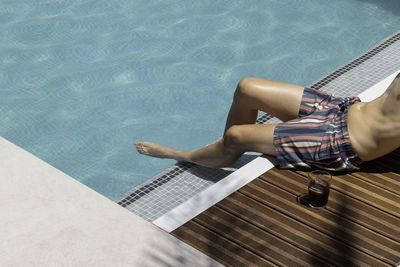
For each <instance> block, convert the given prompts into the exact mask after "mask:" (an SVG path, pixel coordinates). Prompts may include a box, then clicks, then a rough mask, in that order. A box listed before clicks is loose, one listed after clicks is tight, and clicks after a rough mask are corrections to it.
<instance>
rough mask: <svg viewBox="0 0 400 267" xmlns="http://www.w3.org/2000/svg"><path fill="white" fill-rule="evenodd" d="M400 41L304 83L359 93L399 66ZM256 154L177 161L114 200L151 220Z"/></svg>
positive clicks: (265, 118)
mask: <svg viewBox="0 0 400 267" xmlns="http://www.w3.org/2000/svg"><path fill="white" fill-rule="evenodd" d="M399 40H400V32H397V33H395V34H393V35H392V36H390V37H388V38H386V39H385V40H383V41H382V42H381V43H379V44H378V45H376V46H375V47H374V48H372V49H370V50H368V51H366V52H365V53H363V54H362V55H360V56H359V57H357V58H355V59H353V60H351V61H350V62H348V63H346V64H344V65H343V66H341V67H339V68H337V69H336V70H335V71H333V72H331V73H330V74H328V75H326V76H324V77H322V78H321V79H319V80H317V81H316V82H314V83H312V84H310V85H307V86H308V87H311V88H314V89H318V90H323V91H325V92H328V93H334V94H335V95H337V96H341V95H342V96H344V95H358V94H360V93H361V92H363V91H364V90H365V89H366V88H369V87H371V86H372V85H374V84H375V83H377V82H378V81H380V80H382V79H384V78H385V77H387V76H389V75H390V74H392V73H394V72H395V71H397V70H399V69H400V42H399ZM257 122H258V123H267V122H268V123H272V122H279V120H277V119H276V118H273V117H272V116H270V115H268V114H261V115H260V116H259V119H258V121H257ZM257 157H258V155H257V154H246V155H244V156H243V157H242V158H241V159H240V160H239V162H238V163H237V164H235V165H236V166H233V167H232V168H231V169H228V170H222V169H209V168H203V167H200V166H197V165H194V164H190V163H177V164H175V165H173V166H171V167H170V168H168V169H166V170H165V171H163V172H161V173H160V174H158V175H156V176H155V177H153V178H151V179H150V180H148V181H147V182H146V183H144V184H142V185H139V186H137V187H134V188H132V189H131V190H129V191H128V192H126V193H125V194H124V195H122V196H121V197H120V198H119V199H118V200H116V202H117V203H118V204H120V205H121V206H123V207H126V208H127V209H128V210H130V211H132V212H133V213H135V214H137V215H139V216H140V217H142V218H144V219H145V220H148V221H154V220H156V219H158V218H160V217H161V216H162V215H164V214H166V213H167V212H169V211H171V210H172V209H174V208H175V207H177V206H178V205H180V204H182V203H184V202H185V201H187V200H188V199H190V198H192V197H193V196H195V195H196V194H198V193H199V192H202V191H203V190H205V189H206V188H208V187H210V186H212V185H213V184H215V183H217V182H218V181H220V180H222V179H224V178H225V177H227V176H228V175H230V174H232V173H233V172H234V171H235V170H237V169H238V168H240V167H241V166H243V165H245V164H247V163H249V162H251V161H252V160H254V159H256V158H257Z"/></svg>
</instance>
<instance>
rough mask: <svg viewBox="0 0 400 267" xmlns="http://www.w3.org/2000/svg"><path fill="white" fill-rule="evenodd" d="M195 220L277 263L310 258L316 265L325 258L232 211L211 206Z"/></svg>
mask: <svg viewBox="0 0 400 267" xmlns="http://www.w3.org/2000/svg"><path fill="white" fill-rule="evenodd" d="M194 221H196V222H198V223H200V224H202V225H203V226H205V227H207V228H209V229H211V230H212V231H214V232H217V233H218V234H219V235H221V236H223V237H225V238H227V239H232V240H234V241H235V242H237V243H238V244H240V246H242V247H244V248H246V249H247V250H250V251H252V252H253V253H255V254H257V255H260V256H262V257H265V258H266V259H268V260H269V261H272V262H274V263H275V264H278V265H286V266H288V265H289V266H295V265H307V264H309V263H310V262H313V263H315V265H316V266H322V265H323V264H324V263H325V262H324V260H322V259H320V258H317V257H315V256H314V255H312V254H309V253H307V252H305V251H303V250H301V249H299V248H297V247H296V246H293V245H292V244H289V243H287V242H285V241H283V240H281V239H280V238H277V237H276V236H274V235H271V234H270V233H268V232H265V231H263V230H261V229H260V228H258V227H256V226H254V225H253V224H249V223H247V222H246V221H244V220H241V219H240V218H238V217H236V216H233V215H232V214H230V213H228V212H226V211H224V210H222V209H219V208H218V207H216V206H213V207H211V208H210V209H208V210H206V211H205V212H203V213H202V214H200V215H199V216H197V217H196V218H195V219H194Z"/></svg>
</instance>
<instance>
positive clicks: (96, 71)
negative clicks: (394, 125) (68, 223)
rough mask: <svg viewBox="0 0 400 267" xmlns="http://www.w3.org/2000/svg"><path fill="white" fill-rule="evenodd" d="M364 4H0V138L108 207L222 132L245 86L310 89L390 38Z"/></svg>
mask: <svg viewBox="0 0 400 267" xmlns="http://www.w3.org/2000/svg"><path fill="white" fill-rule="evenodd" d="M399 13H400V3H398V2H396V1H372V0H351V1H349V0H346V1H345V0H338V1H320V0H297V1H293V0H279V1H272V0H270V1H251V3H249V1H234V2H232V1H201V2H200V1H165V0H164V1H101V0H96V1H83V0H80V1H27V0H21V1H3V2H2V3H0V22H1V24H0V27H1V31H0V60H1V62H2V64H1V72H0V85H1V87H0V95H1V97H0V112H1V114H2V116H1V123H0V135H1V136H3V137H5V138H7V139H8V140H10V141H12V142H14V143H15V144H17V145H19V146H21V147H22V148H24V149H26V150H27V151H29V152H31V153H33V154H34V155H36V156H38V157H39V158H41V159H43V160H45V161H47V162H48V163H50V164H52V165H53V166H55V167H56V168H58V169H60V170H62V171H64V172H65V173H67V174H68V175H70V176H72V177H74V178H76V179H77V180H79V181H81V182H83V183H84V184H86V185H88V186H89V187H91V188H93V189H94V190H96V191H98V192H100V193H102V194H103V195H105V196H107V197H109V198H111V199H115V198H117V197H118V196H120V195H121V194H122V193H124V192H126V191H127V190H129V189H130V188H132V187H133V186H135V185H137V184H140V183H142V182H143V181H145V180H146V179H148V178H150V177H152V176H153V175H155V174H156V173H158V172H160V171H161V170H163V169H164V168H166V167H168V166H170V165H171V164H172V163H173V161H169V160H160V159H153V158H148V157H143V156H140V155H138V154H137V153H136V151H135V150H134V147H133V143H134V141H136V140H149V141H154V142H158V143H162V144H164V145H168V146H173V147H179V148H182V149H187V150H191V149H196V148H198V147H200V146H202V145H204V144H207V143H210V142H212V141H213V140H215V139H217V138H218V137H219V136H220V135H221V132H222V130H223V127H224V121H225V117H226V114H227V112H228V109H229V104H230V102H231V98H232V94H233V91H234V90H235V86H236V84H237V82H238V81H239V80H240V79H241V78H243V77H245V76H258V77H266V78H269V79H273V80H281V81H286V82H291V83H296V84H303V85H304V84H309V83H311V82H312V81H314V80H316V79H318V78H319V77H321V76H322V75H324V74H326V73H328V72H329V71H331V70H333V69H335V68H336V67H338V66H340V65H342V64H344V63H345V62H346V61H348V60H350V59H352V58H354V57H355V56H357V55H359V54H360V53H361V52H363V51H365V50H366V49H368V48H370V47H372V46H374V45H375V44H376V43H377V42H379V41H381V40H382V39H383V38H385V37H387V36H389V35H390V34H392V33H394V32H396V31H397V30H398V29H399V26H400V19H399Z"/></svg>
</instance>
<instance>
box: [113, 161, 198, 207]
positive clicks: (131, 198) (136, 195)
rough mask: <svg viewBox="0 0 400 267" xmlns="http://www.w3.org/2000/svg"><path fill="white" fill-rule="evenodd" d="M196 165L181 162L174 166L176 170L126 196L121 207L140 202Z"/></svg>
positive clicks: (120, 203)
mask: <svg viewBox="0 0 400 267" xmlns="http://www.w3.org/2000/svg"><path fill="white" fill-rule="evenodd" d="M193 165H194V164H193V163H190V162H179V163H177V164H176V165H174V168H172V170H170V171H168V172H167V173H165V174H162V175H161V177H160V178H158V179H155V180H153V181H151V182H150V183H147V184H145V185H143V186H141V187H139V188H138V189H137V190H136V191H134V192H133V193H131V194H129V195H128V196H125V198H124V199H122V200H120V201H119V202H117V203H118V204H119V205H121V206H122V207H126V206H128V205H130V204H132V203H134V202H135V201H137V200H139V199H140V198H141V197H143V196H145V195H146V194H148V193H150V192H151V191H154V190H155V189H156V188H158V187H160V186H162V185H164V184H166V183H168V182H169V181H171V180H172V179H174V178H175V177H177V176H179V175H181V174H182V173H184V172H185V171H187V170H188V169H190V168H191V167H192V166H193Z"/></svg>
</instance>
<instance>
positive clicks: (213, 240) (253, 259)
mask: <svg viewBox="0 0 400 267" xmlns="http://www.w3.org/2000/svg"><path fill="white" fill-rule="evenodd" d="M171 234H172V235H174V236H175V237H177V238H178V239H181V240H182V241H184V242H186V243H188V244H190V245H191V246H192V247H194V248H196V249H198V250H199V251H201V252H203V253H205V254H206V255H208V256H210V257H211V258H213V259H215V260H217V261H218V262H220V263H222V264H224V265H227V266H230V265H236V266H250V265H257V266H277V265H275V264H273V263H272V262H269V261H268V260H266V259H265V258H262V257H260V256H258V255H256V254H254V253H252V252H251V251H249V250H246V249H244V248H243V247H241V246H239V245H237V244H236V242H232V241H231V240H228V239H226V238H224V237H222V236H220V235H218V234H216V233H214V232H213V231H210V230H209V229H207V228H205V227H203V226H201V225H199V224H198V223H196V222H194V221H193V220H192V221H189V222H187V223H186V224H184V225H182V226H181V227H179V228H178V229H176V230H175V231H173V232H172V233H171Z"/></svg>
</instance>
